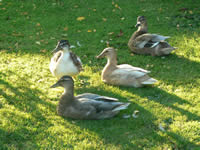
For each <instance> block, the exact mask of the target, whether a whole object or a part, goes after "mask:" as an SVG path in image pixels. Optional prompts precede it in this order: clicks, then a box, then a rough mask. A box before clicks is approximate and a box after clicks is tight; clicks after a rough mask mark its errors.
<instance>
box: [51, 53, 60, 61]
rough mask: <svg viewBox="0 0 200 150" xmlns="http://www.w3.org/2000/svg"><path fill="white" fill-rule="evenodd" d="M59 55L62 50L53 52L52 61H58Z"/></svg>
mask: <svg viewBox="0 0 200 150" xmlns="http://www.w3.org/2000/svg"><path fill="white" fill-rule="evenodd" d="M61 55H62V52H61V51H58V52H57V53H55V54H54V56H53V58H52V61H54V62H58V59H59V58H60V57H61Z"/></svg>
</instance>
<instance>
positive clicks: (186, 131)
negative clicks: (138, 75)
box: [0, 0, 200, 150]
mask: <svg viewBox="0 0 200 150" xmlns="http://www.w3.org/2000/svg"><path fill="white" fill-rule="evenodd" d="M199 4H200V2H199V1H197V0H196V1H193V0H187V1H186V0H184V1H183V2H182V1H174V0H170V1H162V2H160V1H158V0H136V1H130V0H129V3H127V2H126V1H116V0H113V1H93V0H89V1H87V2H86V1H76V0H73V1H72V0H68V1H61V0H52V1H31V2H28V1H23V2H22V1H16V2H13V1H11V0H0V21H1V28H0V29H1V33H0V64H1V65H0V66H1V67H0V118H1V119H0V139H1V140H0V149H113V150H121V149H195V148H196V149H198V147H199V144H200V143H199V138H200V124H199V121H200V120H199V118H200V113H199V102H200V99H199V97H200V90H199V87H200V79H199V78H200V53H199V50H200V42H199V41H200V36H199V31H198V30H199V20H200V18H199V9H198V8H197V6H199ZM138 15H144V16H146V18H147V20H148V25H149V26H148V27H149V32H150V33H158V34H161V35H166V36H170V37H171V38H169V39H168V40H167V41H168V42H169V43H170V45H172V46H173V47H177V49H176V50H175V51H173V52H172V54H170V55H169V56H163V57H152V56H144V55H136V54H131V52H130V50H129V48H128V46H127V43H128V40H129V38H130V36H131V34H132V33H133V32H134V31H135V30H136V28H134V27H133V26H134V25H135V24H136V18H137V16H138ZM61 39H66V40H69V42H70V44H71V45H73V47H74V48H72V49H71V50H72V51H73V52H74V53H75V54H77V55H78V56H79V57H80V58H81V60H82V62H83V67H84V71H82V72H80V74H79V75H77V76H76V77H73V78H74V84H75V85H74V86H75V91H74V92H75V95H78V94H82V93H86V92H90V93H96V94H99V95H105V96H110V97H115V98H118V99H119V101H122V102H129V103H131V104H130V105H129V107H128V109H126V110H123V111H121V112H120V113H119V114H118V115H117V116H116V117H114V118H112V119H108V120H73V119H68V118H63V117H61V116H58V114H57V110H56V107H57V104H58V101H59V99H60V97H61V95H62V93H63V91H64V89H63V88H62V87H59V88H54V89H51V88H50V86H51V85H53V84H55V83H56V82H57V81H58V79H57V78H56V77H54V76H53V75H52V74H51V72H50V70H49V63H50V59H51V57H52V56H53V54H52V53H51V51H52V50H53V49H54V48H55V46H56V44H57V41H58V40H61ZM108 46H113V47H114V48H116V50H117V56H118V64H130V65H133V66H135V67H140V68H144V69H146V70H149V71H151V73H150V74H149V76H150V77H153V78H155V79H157V80H158V82H157V83H156V84H155V85H153V86H147V87H143V88H132V87H121V86H113V85H108V84H105V83H103V82H102V81H101V72H102V69H103V68H104V66H105V65H106V61H107V60H106V59H99V60H97V59H96V58H95V56H97V55H98V54H99V53H100V52H101V51H102V50H103V49H104V48H106V47H108ZM134 111H138V117H137V118H134V117H132V114H133V112H134ZM124 115H130V118H127V119H125V118H123V117H124Z"/></svg>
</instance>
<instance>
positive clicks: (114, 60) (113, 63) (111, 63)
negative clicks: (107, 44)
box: [106, 53, 117, 67]
mask: <svg viewBox="0 0 200 150" xmlns="http://www.w3.org/2000/svg"><path fill="white" fill-rule="evenodd" d="M106 66H107V67H109V66H117V55H116V54H115V53H114V54H113V55H111V56H108V57H107V64H106Z"/></svg>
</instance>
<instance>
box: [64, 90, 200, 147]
mask: <svg viewBox="0 0 200 150" xmlns="http://www.w3.org/2000/svg"><path fill="white" fill-rule="evenodd" d="M123 89H124V88H122V90H123ZM125 89H127V88H125ZM146 89H147V90H149V89H148V88H146ZM87 90H88V91H87V92H91V93H96V94H98V92H97V91H96V90H94V88H88V89H87ZM154 90H155V89H154ZM83 92H85V90H84V89H81V88H80V89H79V91H78V93H79V94H80V93H83ZM100 92H101V93H103V95H114V96H113V97H116V98H118V99H119V100H123V99H124V97H121V96H120V95H118V94H116V93H113V92H110V91H105V90H104V89H101V90H100ZM157 92H160V93H161V94H162V95H163V96H168V97H169V96H170V98H171V97H174V98H176V100H175V101H170V104H166V106H167V107H170V106H171V105H173V103H174V102H179V103H182V104H183V103H187V104H189V103H188V102H187V101H185V100H183V99H180V98H179V97H177V96H174V95H169V94H168V93H166V92H165V91H162V90H160V89H156V91H155V93H157ZM134 93H135V91H134ZM136 94H137V92H136ZM143 97H145V96H143ZM149 100H153V98H151V99H149ZM168 102H169V101H168ZM168 102H164V103H168ZM172 108H173V109H176V110H178V111H180V112H181V113H182V114H183V115H186V116H187V117H188V118H192V119H197V117H198V116H197V115H194V114H192V113H190V112H188V111H185V110H182V109H179V108H176V107H172ZM134 110H139V112H140V113H141V114H142V115H139V118H137V119H133V118H132V117H131V118H129V119H123V118H122V114H127V112H128V114H132V113H133V111H134ZM66 120H71V119H66ZM155 120H157V118H156V117H155V116H154V115H153V114H152V113H150V112H149V111H147V110H146V109H144V108H143V107H141V106H139V105H138V104H136V103H132V104H131V105H130V106H129V108H128V109H127V110H124V111H122V112H121V113H120V114H119V115H118V116H116V117H114V118H113V119H112V120H104V121H102V120H98V121H96V120H93V121H80V120H79V121H78V120H75V121H74V120H73V122H74V123H75V124H76V125H77V126H79V127H81V128H82V129H83V130H85V129H87V130H90V131H92V132H95V133H97V134H98V136H100V137H101V138H102V139H103V140H104V141H105V143H106V144H109V143H112V144H114V145H115V146H119V147H120V146H121V145H124V147H122V148H125V149H134V148H135V149H142V148H144V147H145V148H148V147H149V148H150V147H151V146H152V145H151V144H152V143H153V145H161V144H163V143H168V144H170V146H172V147H173V148H179V147H180V148H181V147H182V146H181V145H183V144H184V145H185V146H190V147H197V145H196V144H194V143H192V142H189V141H187V140H185V139H184V138H183V137H181V136H179V135H177V134H175V133H173V135H172V134H168V132H166V134H167V135H169V136H170V137H171V138H174V137H178V139H175V141H176V142H175V143H174V142H173V141H172V140H171V138H170V139H169V138H167V137H164V136H160V135H159V134H158V130H159V128H158V125H156V124H155V123H154V121H155ZM181 139H184V141H183V140H181Z"/></svg>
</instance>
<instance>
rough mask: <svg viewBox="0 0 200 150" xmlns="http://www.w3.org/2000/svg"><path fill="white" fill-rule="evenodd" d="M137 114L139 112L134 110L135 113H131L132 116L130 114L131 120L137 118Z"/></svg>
mask: <svg viewBox="0 0 200 150" xmlns="http://www.w3.org/2000/svg"><path fill="white" fill-rule="evenodd" d="M138 113H139V111H138V110H135V111H134V112H133V114H132V117H133V118H138Z"/></svg>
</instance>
